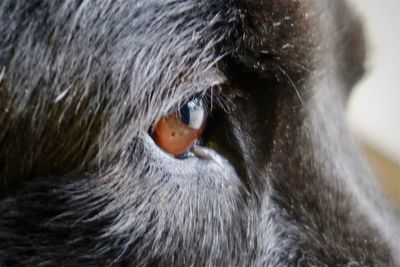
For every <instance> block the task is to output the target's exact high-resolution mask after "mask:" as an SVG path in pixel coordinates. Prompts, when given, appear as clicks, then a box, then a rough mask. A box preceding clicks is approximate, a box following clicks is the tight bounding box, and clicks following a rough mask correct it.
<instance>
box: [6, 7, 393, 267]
mask: <svg viewBox="0 0 400 267" xmlns="http://www.w3.org/2000/svg"><path fill="white" fill-rule="evenodd" d="M364 56H365V51H364V39H363V33H362V27H361V24H360V22H359V20H358V19H357V18H356V17H355V16H354V14H353V13H352V12H351V10H350V9H349V8H348V7H347V5H346V4H345V2H343V1H342V0H336V1H330V0H319V1H312V0H266V1H261V0H260V1H256V0H207V1H197V0H166V1H160V0H136V1H134V0H133V1H127V0H121V1H114V0H102V1H88V0H65V1H60V0H51V1H50V0H48V1H46V0H31V1H25V0H2V1H1V2H0V182H1V186H0V192H1V198H0V266H21V265H22V266H399V255H400V252H399V246H398V244H399V243H398V242H399V234H400V231H399V228H398V226H397V222H398V221H397V220H398V219H397V217H396V215H395V214H394V213H393V212H392V211H391V210H390V208H389V207H388V205H387V204H386V203H385V200H384V199H383V198H382V197H381V196H380V193H379V192H378V191H379V190H377V188H376V187H377V186H376V183H375V180H374V179H373V178H372V176H371V175H370V173H369V172H368V170H367V168H366V167H365V166H364V164H363V162H362V160H360V156H359V155H358V152H357V149H356V148H355V147H354V145H353V141H352V140H351V137H350V136H349V134H348V132H347V129H346V126H345V122H344V119H343V112H344V108H345V99H346V95H347V93H348V91H349V90H350V89H351V87H352V86H353V85H354V84H355V83H356V82H357V80H358V79H359V78H360V76H361V75H362V73H363V61H364ZM208 92H211V95H212V98H214V99H217V100H216V101H214V103H220V105H219V106H220V107H214V108H213V110H212V114H211V118H210V122H209V126H208V130H207V138H208V139H209V140H211V141H212V142H210V143H213V144H216V145H214V146H213V147H214V149H210V148H199V149H202V150H203V151H205V152H206V153H208V155H209V156H208V157H206V158H198V157H188V158H183V159H177V158H173V157H171V156H169V155H167V154H166V153H164V152H163V151H162V150H161V149H159V148H158V147H157V145H156V144H155V143H154V142H153V141H152V139H151V137H150V136H149V131H151V129H152V127H154V124H155V122H156V121H157V120H158V119H160V118H161V117H162V116H164V115H166V114H168V113H169V112H171V111H173V110H175V109H177V108H178V107H179V105H180V104H181V103H182V102H184V101H186V100H187V99H189V98H190V97H192V96H194V95H198V94H200V95H205V94H208ZM211 105H213V104H212V103H211ZM214 105H216V104H214Z"/></svg>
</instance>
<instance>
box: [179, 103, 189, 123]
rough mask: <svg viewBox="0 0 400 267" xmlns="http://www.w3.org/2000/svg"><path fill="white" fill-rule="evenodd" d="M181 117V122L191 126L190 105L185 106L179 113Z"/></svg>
mask: <svg viewBox="0 0 400 267" xmlns="http://www.w3.org/2000/svg"><path fill="white" fill-rule="evenodd" d="M179 112H180V115H181V120H182V122H183V123H184V124H186V125H189V123H190V108H189V106H188V103H186V104H184V105H183V106H182V107H181V110H180V111H179Z"/></svg>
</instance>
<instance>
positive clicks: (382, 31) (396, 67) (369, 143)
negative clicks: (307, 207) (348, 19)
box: [348, 0, 400, 210]
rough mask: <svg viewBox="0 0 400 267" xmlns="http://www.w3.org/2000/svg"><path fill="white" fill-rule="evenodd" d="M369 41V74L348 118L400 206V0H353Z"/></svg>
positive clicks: (353, 96)
mask: <svg viewBox="0 0 400 267" xmlns="http://www.w3.org/2000/svg"><path fill="white" fill-rule="evenodd" d="M351 2H352V4H353V5H354V7H355V9H356V11H357V12H358V13H359V14H360V15H361V16H362V17H363V19H364V24H365V27H366V34H367V38H368V41H369V59H368V62H367V68H368V72H367V75H366V77H365V78H364V79H363V80H362V81H361V82H360V83H359V84H358V86H357V87H356V88H355V89H354V90H353V92H352V94H351V97H350V101H349V106H348V121H349V124H350V126H351V128H352V130H353V132H354V133H355V135H356V137H357V139H359V141H360V143H361V144H362V146H363V148H364V150H365V152H366V153H367V156H368V158H369V160H370V162H371V165H372V166H373V168H374V169H375V173H376V174H377V175H378V177H379V178H380V182H381V183H382V185H383V188H384V190H385V191H386V193H387V194H388V196H389V198H390V199H391V200H392V201H393V202H394V203H395V205H397V208H398V209H399V210H400V140H399V138H400V0H351Z"/></svg>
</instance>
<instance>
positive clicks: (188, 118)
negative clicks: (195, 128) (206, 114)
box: [179, 98, 203, 125]
mask: <svg viewBox="0 0 400 267" xmlns="http://www.w3.org/2000/svg"><path fill="white" fill-rule="evenodd" d="M199 109H203V105H202V101H201V100H200V99H197V98H195V99H192V100H190V101H188V102H187V103H185V104H184V105H183V106H182V107H181V109H180V110H179V113H180V114H179V115H180V117H181V121H182V122H183V123H184V124H186V125H190V124H191V122H192V120H193V119H194V118H192V116H193V112H194V111H197V110H199ZM195 114H196V113H195Z"/></svg>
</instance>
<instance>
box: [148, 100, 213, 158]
mask: <svg viewBox="0 0 400 267" xmlns="http://www.w3.org/2000/svg"><path fill="white" fill-rule="evenodd" d="M205 121H206V111H205V108H204V104H203V101H202V100H200V99H197V98H195V99H192V100H190V101H188V102H187V103H185V104H184V105H183V106H182V107H181V108H180V110H179V111H177V112H174V113H172V114H169V115H167V116H165V117H163V118H161V119H160V120H159V121H158V122H157V125H156V128H155V130H154V133H153V138H154V141H155V142H156V143H157V145H158V146H159V147H161V148H162V149H163V150H165V151H166V152H168V153H170V154H172V155H174V156H181V155H183V154H185V153H186V152H187V151H188V150H189V149H190V148H191V147H192V146H193V144H194V143H195V142H196V140H197V139H198V138H199V137H200V136H201V134H202V133H203V130H204V124H205Z"/></svg>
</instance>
